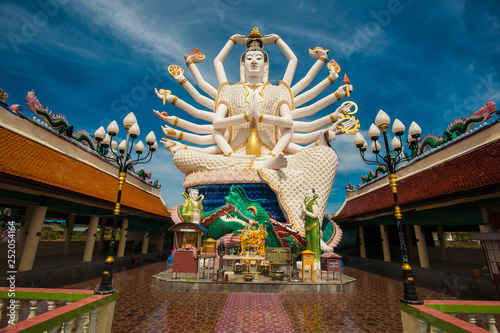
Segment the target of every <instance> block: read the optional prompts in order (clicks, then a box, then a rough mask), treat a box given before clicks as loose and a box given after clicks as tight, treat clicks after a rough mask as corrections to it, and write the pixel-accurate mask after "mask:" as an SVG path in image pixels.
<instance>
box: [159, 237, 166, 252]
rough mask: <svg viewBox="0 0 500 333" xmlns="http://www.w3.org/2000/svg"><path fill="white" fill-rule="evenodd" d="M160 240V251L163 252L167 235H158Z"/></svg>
mask: <svg viewBox="0 0 500 333" xmlns="http://www.w3.org/2000/svg"><path fill="white" fill-rule="evenodd" d="M158 237H159V239H158V251H160V252H161V251H163V246H164V243H165V233H162V234H160V235H158Z"/></svg>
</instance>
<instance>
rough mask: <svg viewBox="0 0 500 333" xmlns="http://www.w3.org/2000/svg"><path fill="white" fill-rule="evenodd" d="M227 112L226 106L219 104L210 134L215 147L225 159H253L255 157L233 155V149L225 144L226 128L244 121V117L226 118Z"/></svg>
mask: <svg viewBox="0 0 500 333" xmlns="http://www.w3.org/2000/svg"><path fill="white" fill-rule="evenodd" d="M227 112H228V108H227V105H226V104H224V103H221V104H219V106H218V107H217V112H216V113H215V118H214V129H213V132H212V137H213V139H214V141H215V143H216V144H217V146H219V148H220V150H221V151H222V152H223V153H224V154H225V155H226V156H227V157H236V158H247V159H248V158H250V159H251V158H255V155H244V154H238V153H235V152H234V151H233V148H231V146H230V145H229V143H228V142H227V140H226V138H225V137H224V131H225V130H226V128H227V127H229V126H234V125H237V124H240V123H242V122H245V121H246V120H245V117H244V115H237V116H233V117H226V116H227Z"/></svg>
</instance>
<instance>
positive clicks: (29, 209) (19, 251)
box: [16, 205, 35, 259]
mask: <svg viewBox="0 0 500 333" xmlns="http://www.w3.org/2000/svg"><path fill="white" fill-rule="evenodd" d="M34 210H35V206H34V205H29V206H26V210H25V211H24V222H23V225H22V226H21V230H19V235H17V244H16V259H19V258H21V257H22V255H23V249H24V245H25V244H26V236H27V235H28V230H29V227H30V223H31V219H32V218H33V212H34Z"/></svg>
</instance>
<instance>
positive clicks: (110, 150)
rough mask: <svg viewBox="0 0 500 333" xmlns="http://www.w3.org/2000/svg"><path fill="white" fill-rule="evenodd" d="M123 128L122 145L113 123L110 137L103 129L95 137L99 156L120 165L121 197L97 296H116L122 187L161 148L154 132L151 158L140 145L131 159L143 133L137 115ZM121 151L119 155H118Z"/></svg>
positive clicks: (149, 138)
mask: <svg viewBox="0 0 500 333" xmlns="http://www.w3.org/2000/svg"><path fill="white" fill-rule="evenodd" d="M123 125H124V126H125V130H126V131H127V137H126V139H125V140H123V141H122V142H121V143H120V145H118V144H117V142H116V141H113V137H114V136H116V135H117V134H118V131H119V129H118V124H117V123H116V121H114V120H113V121H112V122H111V124H109V126H108V129H107V130H108V133H107V134H106V131H104V128H103V127H102V126H101V127H99V128H98V129H97V131H95V133H94V137H95V139H96V140H97V142H98V144H99V146H100V147H98V148H99V149H98V151H99V152H100V154H101V155H102V156H103V157H104V158H105V159H106V160H108V161H111V162H115V163H116V164H117V165H118V168H119V172H118V196H117V198H116V205H115V210H114V218H113V231H112V233H111V240H110V243H109V251H108V257H107V258H106V263H105V265H104V272H103V275H102V280H101V285H100V286H99V289H98V290H96V292H95V293H96V294H112V293H114V292H115V290H114V289H113V263H114V262H115V259H114V257H113V255H114V249H115V237H116V229H117V227H118V217H119V215H120V211H121V210H120V200H121V196H122V190H123V185H124V184H125V179H126V178H127V170H128V169H130V168H131V167H133V166H134V165H137V164H142V163H147V162H149V161H150V160H151V158H152V157H153V152H154V151H155V150H156V149H157V148H158V143H157V142H156V137H155V134H154V133H153V131H151V132H149V134H148V135H147V136H146V143H147V145H148V147H149V151H148V154H147V155H146V156H144V157H143V158H141V154H142V153H143V152H144V144H143V143H142V141H139V142H138V143H137V144H136V145H135V152H136V153H137V159H135V160H134V159H132V158H131V155H130V154H131V153H132V146H133V145H134V140H135V139H136V138H137V137H138V136H139V134H140V129H139V125H137V119H136V118H135V116H134V114H133V113H132V112H131V113H129V114H128V115H127V116H126V117H125V119H124V120H123ZM116 147H118V151H116V150H115V149H116Z"/></svg>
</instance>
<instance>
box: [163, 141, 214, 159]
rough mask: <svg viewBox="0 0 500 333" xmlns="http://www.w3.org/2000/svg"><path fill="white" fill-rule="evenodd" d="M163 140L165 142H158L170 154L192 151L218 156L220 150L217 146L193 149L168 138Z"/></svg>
mask: <svg viewBox="0 0 500 333" xmlns="http://www.w3.org/2000/svg"><path fill="white" fill-rule="evenodd" d="M165 139H166V140H161V141H160V142H161V143H163V144H164V145H165V149H167V150H170V152H171V153H172V154H173V153H175V152H176V151H178V150H183V149H187V150H192V151H196V152H199V153H203V154H211V155H213V154H219V153H220V152H221V151H220V148H219V147H218V146H217V145H214V146H210V147H193V146H190V145H186V144H183V143H180V142H178V141H175V140H172V139H168V138H165Z"/></svg>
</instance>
